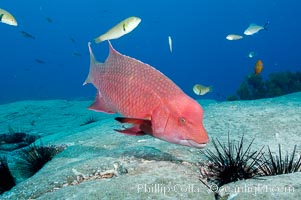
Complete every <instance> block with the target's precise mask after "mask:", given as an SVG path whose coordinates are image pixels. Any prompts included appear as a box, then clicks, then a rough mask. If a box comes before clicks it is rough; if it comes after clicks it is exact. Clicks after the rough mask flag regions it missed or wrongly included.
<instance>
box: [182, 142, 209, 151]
mask: <svg viewBox="0 0 301 200" xmlns="http://www.w3.org/2000/svg"><path fill="white" fill-rule="evenodd" d="M179 144H181V145H184V146H189V147H195V148H198V149H202V148H205V147H206V143H197V142H195V141H193V140H181V142H180V143H179Z"/></svg>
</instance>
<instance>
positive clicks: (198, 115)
mask: <svg viewBox="0 0 301 200" xmlns="http://www.w3.org/2000/svg"><path fill="white" fill-rule="evenodd" d="M44 19H45V20H46V21H47V22H48V23H50V24H51V23H53V19H52V18H51V17H49V16H47V17H44ZM0 22H1V23H4V24H7V25H11V26H18V23H17V21H16V19H15V17H14V16H13V15H12V14H11V13H9V12H8V11H6V10H4V9H1V8H0ZM140 22H141V18H139V17H135V16H131V17H128V18H126V19H124V20H122V21H120V22H119V23H118V24H116V25H115V26H113V27H112V28H110V29H108V30H107V31H106V32H105V33H103V34H101V35H100V36H98V37H96V38H94V40H93V41H94V43H100V42H103V41H106V40H107V41H109V40H113V39H118V38H120V37H122V36H124V35H126V34H128V33H130V32H132V31H133V30H134V29H135V28H137V27H138V25H139V24H140ZM268 25H269V22H266V23H265V24H264V25H258V24H255V23H251V24H249V26H248V27H247V28H246V29H245V30H244V32H243V34H233V33H231V34H228V35H227V36H226V39H227V40H230V41H235V40H241V39H243V38H245V37H247V36H252V35H254V34H256V33H258V32H260V31H261V30H267V28H268ZM19 32H20V33H21V35H22V36H23V37H25V38H28V39H32V40H35V39H36V37H35V36H34V35H33V34H31V33H28V32H26V31H19ZM69 39H70V41H71V42H72V43H73V45H74V46H76V40H75V39H74V38H73V37H69ZM167 39H168V46H169V51H170V53H172V52H173V41H172V37H171V36H170V35H168V38H167ZM109 48H110V53H109V56H108V58H107V60H106V62H105V63H99V62H97V61H96V60H95V57H94V54H93V52H92V48H91V43H90V42H89V52H90V62H91V64H90V72H89V75H88V77H87V79H86V81H85V83H84V84H86V83H92V84H93V85H94V86H95V87H96V88H97V97H96V100H95V102H94V104H92V105H91V106H90V109H92V110H96V111H101V112H107V113H120V114H122V115H123V116H124V117H117V118H116V120H117V121H119V122H121V123H130V124H132V125H133V126H132V127H130V128H126V129H124V130H117V131H118V132H121V133H124V134H129V135H144V134H148V135H150V136H153V137H156V138H159V139H161V140H165V141H168V142H171V143H175V144H180V145H185V146H191V147H196V148H203V147H205V146H206V143H207V142H208V141H209V138H208V135H207V133H206V130H205V129H204V127H203V124H202V117H203V110H202V107H201V106H200V105H199V104H198V103H197V102H196V101H194V100H193V99H192V98H190V97H188V96H187V95H186V94H185V93H184V92H183V91H182V90H181V89H180V88H179V87H178V86H176V85H175V84H174V83H173V82H172V81H171V80H170V79H168V78H167V77H166V76H164V75H163V74H162V73H161V72H159V71H158V70H156V69H155V68H153V67H151V66H150V65H147V64H144V63H142V62H141V61H138V60H136V59H133V58H130V57H128V56H124V55H122V54H120V53H119V52H117V51H116V50H115V49H114V48H113V47H112V45H111V43H110V41H109ZM72 55H73V56H78V57H80V56H82V54H81V53H80V52H78V51H76V50H73V51H72ZM255 55H256V53H255V52H254V51H250V52H249V54H248V57H249V58H253V57H254V56H255ZM35 62H36V63H38V64H46V61H44V60H41V59H38V58H36V59H35ZM262 70H263V62H262V61H261V60H257V62H256V63H255V66H254V73H255V74H257V75H259V74H261V72H262ZM117 71H118V72H121V73H120V74H129V75H130V76H129V77H122V76H120V74H119V73H117V74H116V73H115V72H117ZM145 73H147V74H145ZM107 75H109V76H107ZM108 77H109V78H108ZM159 82H160V84H159ZM130 83H131V84H130ZM120 84H122V85H123V87H125V88H124V90H122V91H120V90H119V86H120ZM112 88H115V89H114V90H112ZM137 88H140V89H139V90H137ZM149 88H152V89H151V90H150V89H149ZM154 88H157V89H154ZM156 90H158V91H156ZM212 90H213V89H212V86H204V85H201V84H195V85H194V86H193V92H194V93H195V94H196V95H206V94H207V93H209V92H212ZM120 92H121V93H122V92H123V93H125V94H124V96H127V98H123V99H121V98H119V96H120ZM176 99H179V101H177V102H176V105H175V101H176ZM129 101H130V102H135V108H133V107H131V106H130V107H129V106H128V105H129V104H128V102H129ZM160 102H161V103H160ZM162 102H164V103H163V104H162ZM181 108H183V109H181ZM188 111H189V112H188ZM184 125H185V126H184Z"/></svg>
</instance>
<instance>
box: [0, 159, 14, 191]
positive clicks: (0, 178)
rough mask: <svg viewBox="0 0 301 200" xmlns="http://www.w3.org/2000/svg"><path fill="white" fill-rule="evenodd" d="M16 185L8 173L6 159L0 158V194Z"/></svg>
mask: <svg viewBox="0 0 301 200" xmlns="http://www.w3.org/2000/svg"><path fill="white" fill-rule="evenodd" d="M15 185H16V182H15V178H14V177H13V176H12V174H11V172H10V171H9V168H8V164H7V159H6V157H0V194H2V193H3V192H5V191H8V190H10V189H11V188H12V187H14V186H15Z"/></svg>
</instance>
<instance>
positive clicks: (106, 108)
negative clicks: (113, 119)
mask: <svg viewBox="0 0 301 200" xmlns="http://www.w3.org/2000/svg"><path fill="white" fill-rule="evenodd" d="M89 110H94V111H99V112H105V113H110V114H112V113H116V111H114V109H113V108H111V106H110V105H108V104H107V103H106V102H105V100H104V99H103V97H102V96H101V94H100V92H99V91H98V92H97V95H96V99H95V101H94V103H93V104H92V105H91V106H89Z"/></svg>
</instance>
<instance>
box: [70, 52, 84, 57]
mask: <svg viewBox="0 0 301 200" xmlns="http://www.w3.org/2000/svg"><path fill="white" fill-rule="evenodd" d="M72 55H73V56H82V54H81V53H79V52H76V51H73V52H72Z"/></svg>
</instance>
